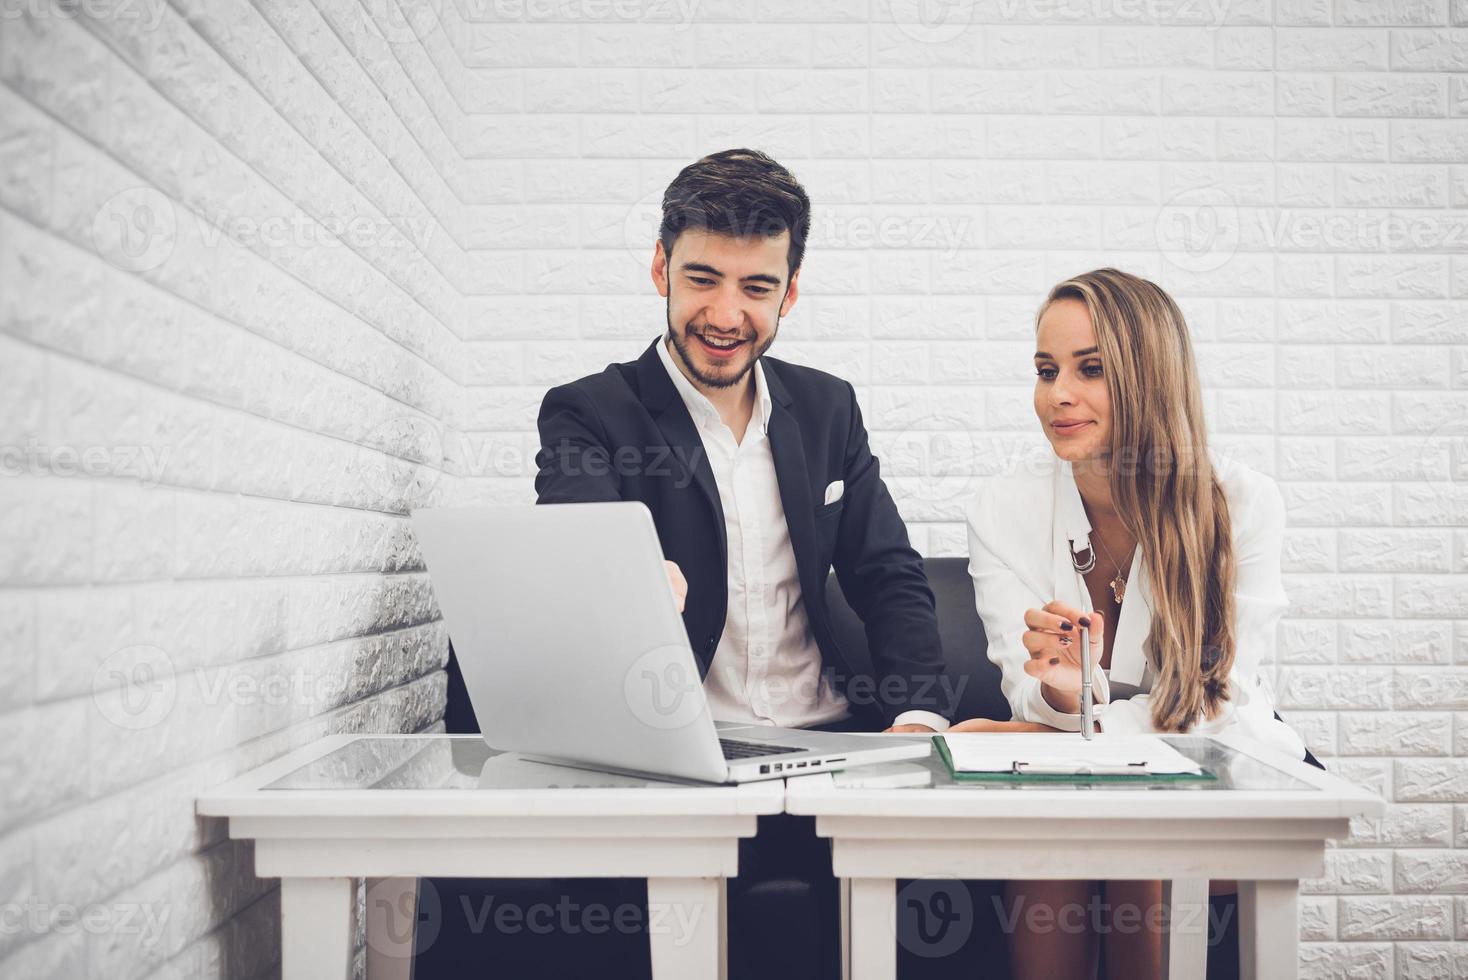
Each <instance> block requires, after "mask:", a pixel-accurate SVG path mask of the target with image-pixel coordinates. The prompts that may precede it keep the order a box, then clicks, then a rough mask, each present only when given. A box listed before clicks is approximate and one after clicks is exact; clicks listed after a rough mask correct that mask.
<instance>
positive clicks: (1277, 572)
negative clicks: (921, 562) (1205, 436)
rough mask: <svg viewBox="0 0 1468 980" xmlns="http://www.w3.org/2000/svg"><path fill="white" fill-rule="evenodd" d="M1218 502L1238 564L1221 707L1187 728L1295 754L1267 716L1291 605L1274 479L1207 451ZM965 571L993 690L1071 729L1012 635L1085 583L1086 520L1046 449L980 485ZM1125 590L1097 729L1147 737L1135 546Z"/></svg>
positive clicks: (1075, 723) (1070, 479) (1146, 667)
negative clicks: (1232, 646)
mask: <svg viewBox="0 0 1468 980" xmlns="http://www.w3.org/2000/svg"><path fill="white" fill-rule="evenodd" d="M1210 458H1211V459H1212V461H1213V464H1214V469H1215V472H1216V473H1217V475H1218V478H1219V481H1220V483H1221V484H1222V486H1223V492H1224V497H1225V498H1226V499H1227V501H1228V507H1229V516H1230V519H1231V523H1232V530H1233V553H1234V560H1235V562H1236V563H1237V572H1236V577H1235V589H1234V638H1235V641H1236V643H1237V650H1236V652H1235V655H1234V664H1233V670H1232V672H1231V673H1230V674H1229V689H1230V697H1229V700H1228V701H1227V702H1226V703H1225V704H1224V706H1223V710H1222V711H1221V712H1220V713H1219V714H1218V716H1217V717H1216V718H1212V719H1208V718H1205V717H1203V716H1201V715H1200V716H1199V718H1198V719H1197V722H1196V723H1195V724H1194V726H1193V727H1192V728H1191V729H1190V731H1191V732H1196V733H1202V734H1209V733H1218V732H1223V731H1229V732H1234V733H1238V734H1242V735H1246V736H1249V737H1251V738H1254V739H1255V740H1257V741H1259V742H1262V743H1264V744H1266V745H1269V746H1271V747H1272V748H1274V749H1276V750H1278V751H1280V752H1283V753H1285V754H1286V755H1288V756H1290V757H1291V758H1295V759H1300V758H1304V755H1305V745H1304V743H1303V742H1302V741H1301V739H1300V736H1299V735H1297V734H1296V733H1295V731H1294V730H1293V729H1292V728H1290V727H1289V726H1288V725H1286V724H1284V723H1283V722H1280V721H1277V720H1275V717H1274V705H1273V701H1274V698H1273V694H1272V692H1271V690H1270V685H1269V684H1268V683H1267V678H1266V671H1267V670H1268V669H1269V668H1268V666H1267V665H1269V664H1272V663H1273V662H1274V651H1275V642H1276V635H1275V634H1276V628H1277V626H1278V624H1279V620H1280V617H1281V616H1283V615H1284V613H1285V610H1286V609H1288V608H1289V599H1288V598H1287V597H1286V595H1285V591H1284V578H1283V574H1282V571H1281V557H1282V551H1283V547H1284V525H1285V510H1284V499H1283V498H1282V497H1281V496H1280V492H1279V488H1278V487H1276V486H1275V484H1274V481H1273V480H1271V479H1269V477H1267V476H1265V475H1263V474H1262V473H1259V472H1256V471H1255V470H1252V469H1250V468H1249V467H1247V466H1245V465H1243V464H1242V463H1237V462H1233V461H1228V460H1224V459H1222V458H1221V457H1219V456H1217V455H1213V454H1210ZM968 529H969V574H970V575H972V576H973V580H974V595H975V601H976V602H977V604H978V610H979V616H980V617H981V618H982V619H983V621H984V632H985V634H986V635H987V636H988V641H989V659H990V660H992V661H994V663H996V664H997V665H998V666H999V667H1000V669H1001V670H1002V671H1003V675H1004V676H1003V681H1002V686H1003V688H1004V695H1005V697H1006V698H1007V699H1008V700H1009V705H1010V708H1011V710H1012V711H1013V712H1014V717H1015V719H1016V720H1020V721H1034V722H1040V723H1042V724H1045V725H1049V726H1051V727H1052V728H1058V729H1060V730H1062V731H1071V732H1074V731H1079V730H1080V715H1079V714H1069V713H1066V712H1063V711H1059V710H1057V709H1056V708H1055V707H1053V706H1052V705H1051V704H1050V702H1048V701H1046V700H1045V697H1044V695H1043V694H1042V693H1041V683H1040V681H1039V679H1038V678H1035V677H1031V676H1030V675H1029V674H1026V673H1025V670H1024V666H1025V664H1026V663H1028V662H1029V659H1030V655H1029V651H1027V650H1026V649H1025V648H1024V645H1023V643H1022V642H1021V637H1022V636H1023V635H1024V632H1025V629H1026V627H1025V624H1024V614H1025V610H1026V609H1039V608H1041V607H1043V606H1044V605H1045V604H1046V603H1048V602H1051V601H1054V600H1059V601H1061V602H1064V603H1067V604H1069V605H1072V606H1075V607H1076V608H1081V606H1082V596H1083V595H1084V594H1085V593H1084V590H1085V580H1084V578H1083V577H1082V576H1081V574H1080V573H1079V572H1077V571H1076V570H1075V566H1074V564H1073V563H1072V560H1071V549H1072V547H1074V549H1075V551H1076V552H1077V553H1080V554H1083V553H1084V552H1085V551H1086V549H1087V548H1088V547H1089V542H1090V538H1089V535H1090V531H1091V524H1090V521H1089V519H1088V518H1087V517H1086V511H1085V507H1084V505H1083V504H1082V502H1081V495H1080V491H1079V490H1077V489H1076V484H1075V477H1074V474H1073V472H1072V470H1071V466H1070V464H1069V463H1067V462H1065V461H1063V460H1059V459H1057V458H1056V457H1055V456H1054V454H1053V453H1051V452H1049V451H1048V450H1046V451H1044V453H1043V454H1036V456H1035V457H1033V458H1027V459H1026V460H1025V462H1024V463H1023V464H1022V465H1021V466H1020V467H1019V468H1018V470H1017V472H1014V473H1010V474H1006V475H1004V476H999V477H994V478H991V479H989V480H986V481H985V482H984V484H983V485H982V486H981V488H980V490H979V493H978V495H977V498H976V499H975V501H974V503H973V505H972V506H971V507H970V509H969V514H968ZM1126 582H1127V588H1126V592H1125V597H1124V600H1123V602H1122V604H1121V611H1120V612H1119V613H1118V615H1117V622H1115V623H1107V624H1106V627H1107V629H1109V630H1112V631H1113V636H1114V639H1113V641H1112V647H1111V667H1110V669H1103V668H1101V666H1100V664H1099V663H1098V664H1097V665H1096V667H1095V669H1094V672H1093V674H1092V681H1093V685H1094V687H1093V690H1094V693H1095V697H1096V704H1097V710H1096V717H1097V718H1098V719H1099V720H1100V721H1101V722H1102V727H1103V730H1105V731H1107V732H1151V731H1155V729H1154V728H1153V727H1152V707H1151V696H1150V694H1149V692H1150V691H1151V689H1152V679H1153V670H1152V667H1151V665H1150V664H1149V663H1148V660H1147V655H1146V647H1145V643H1146V639H1147V634H1148V633H1149V631H1150V630H1151V626H1152V611H1151V608H1150V605H1151V596H1152V583H1151V582H1150V580H1149V578H1148V575H1147V570H1146V566H1145V564H1144V563H1143V561H1142V551H1141V548H1138V549H1137V550H1136V552H1135V554H1134V555H1133V556H1132V563H1131V570H1130V571H1129V572H1128V573H1127V575H1126Z"/></svg>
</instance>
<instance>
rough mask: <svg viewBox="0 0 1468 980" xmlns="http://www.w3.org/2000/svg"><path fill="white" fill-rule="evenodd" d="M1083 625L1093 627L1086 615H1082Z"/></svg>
mask: <svg viewBox="0 0 1468 980" xmlns="http://www.w3.org/2000/svg"><path fill="white" fill-rule="evenodd" d="M1081 625H1082V626H1084V627H1085V628H1086V629H1090V628H1091V621H1090V620H1089V619H1087V618H1086V617H1085V616H1082V617H1081Z"/></svg>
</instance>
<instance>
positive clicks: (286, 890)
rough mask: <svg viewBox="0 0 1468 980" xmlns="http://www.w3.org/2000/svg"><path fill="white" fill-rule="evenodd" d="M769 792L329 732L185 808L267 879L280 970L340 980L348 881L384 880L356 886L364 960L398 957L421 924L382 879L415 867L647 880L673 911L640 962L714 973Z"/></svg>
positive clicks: (653, 899) (468, 744)
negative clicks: (377, 927) (732, 881)
mask: <svg viewBox="0 0 1468 980" xmlns="http://www.w3.org/2000/svg"><path fill="white" fill-rule="evenodd" d="M783 800H784V786H783V784H782V783H781V782H780V781H779V780H775V781H772V782H765V783H754V784H748V785H744V786H692V785H684V784H678V783H666V782H658V781H655V780H647V779H639V778H635V777H628V776H617V775H610V774H606V773H599V772H590V771H587V770H581V769H570V768H564V767H560V766H546V765H540V764H537V763H528V762H525V761H524V760H520V759H518V757H515V756H510V755H503V754H499V753H496V752H494V751H493V750H492V749H489V748H488V747H486V746H485V745H484V742H483V740H481V739H480V738H479V737H477V736H466V737H455V736H446V735H418V736H412V735H410V736H359V735H336V736H331V737H328V738H324V739H322V740H320V741H318V742H316V743H314V744H312V745H310V746H307V747H306V748H303V749H300V750H298V751H296V752H292V753H290V754H289V755H287V756H284V757H283V758H281V759H277V760H276V761H274V762H272V763H270V764H269V765H266V766H262V767H261V768H259V769H256V770H254V771H253V772H250V773H247V774H245V775H243V776H241V777H240V778H238V779H235V780H233V781H232V782H230V783H227V784H225V785H223V786H220V787H218V788H217V789H214V790H212V791H210V792H209V793H207V794H205V795H204V796H202V797H200V799H199V801H198V806H197V809H198V812H199V814H201V815H203V816H211V817H227V818H229V834H230V836H231V837H235V838H252V839H254V841H255V872H256V874H258V875H260V876H261V877H267V878H280V879H281V883H280V904H281V920H282V928H281V946H282V950H281V956H282V967H281V975H282V978H283V980H341V978H345V977H347V976H349V974H350V970H351V963H352V947H353V911H354V905H355V895H354V888H353V879H355V878H359V877H360V878H368V879H387V880H385V881H382V882H380V883H379V884H378V885H375V886H374V885H372V884H371V882H370V881H369V889H370V890H369V898H368V906H369V907H368V916H369V920H371V918H372V916H373V915H374V914H382V913H383V911H384V909H385V910H386V913H387V914H388V915H390V916H394V917H396V919H397V921H396V922H394V923H389V925H390V926H391V928H390V930H389V933H388V934H387V935H386V937H385V938H384V939H382V940H381V941H380V942H374V933H373V930H372V927H371V924H370V921H369V932H368V943H369V951H368V952H369V958H370V956H371V954H372V953H373V951H374V950H373V949H372V948H371V947H374V946H375V947H377V949H376V952H378V953H384V954H391V955H397V956H404V955H406V953H407V952H408V951H410V949H411V942H409V943H408V945H407V946H404V945H403V944H402V937H403V936H405V935H406V936H407V937H411V935H412V928H413V926H414V925H415V924H416V925H417V926H418V928H420V929H423V928H427V927H429V923H428V922H425V921H423V920H424V916H423V915H422V914H420V910H419V909H418V908H417V907H415V906H413V904H412V902H411V899H409V900H408V901H407V902H406V903H404V902H403V898H404V895H405V894H406V895H408V896H411V894H412V893H411V891H407V892H406V893H405V892H404V889H403V886H402V885H401V884H397V883H396V882H400V881H402V880H403V879H414V878H419V877H426V876H445V877H486V878H499V877H505V878H533V877H636V878H646V879H647V894H648V905H649V908H650V909H651V910H652V912H651V916H653V917H655V916H658V915H659V909H662V910H668V911H671V912H673V913H676V914H670V915H667V916H664V917H663V920H664V921H663V924H662V925H657V924H655V923H654V922H653V920H652V918H651V917H650V919H649V924H648V932H649V938H650V943H651V949H652V964H653V973H654V975H655V977H657V978H658V980H686V978H693V977H710V978H712V977H718V976H722V975H723V971H724V961H725V931H724V912H725V908H724V895H725V884H726V881H727V879H729V878H731V877H734V876H735V875H736V874H737V872H738V857H739V848H738V844H739V838H741V837H752V836H754V834H755V829H756V818H757V817H758V815H760V814H767V813H779V812H780V810H781V807H782V803H783ZM374 889H380V893H379V892H378V891H376V890H374ZM379 899H380V900H379ZM423 911H424V912H427V911H428V910H427V909H424V910H423ZM393 933H395V934H396V935H395V936H394V935H393ZM389 947H391V948H389ZM394 950H396V951H397V952H396V953H394Z"/></svg>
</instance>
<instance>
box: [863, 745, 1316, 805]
mask: <svg viewBox="0 0 1468 980" xmlns="http://www.w3.org/2000/svg"><path fill="white" fill-rule="evenodd" d="M1162 738H1163V739H1164V740H1165V741H1166V742H1167V743H1168V744H1169V745H1171V746H1172V747H1173V748H1175V749H1177V750H1178V751H1179V752H1181V753H1182V754H1183V755H1185V756H1187V757H1188V758H1189V759H1192V760H1193V761H1194V762H1196V763H1198V765H1200V766H1201V767H1202V768H1203V770H1204V771H1205V772H1208V773H1211V774H1212V775H1213V776H1214V777H1215V778H1213V779H1142V778H1138V779H1137V780H1136V781H1135V782H1132V781H1129V780H1124V779H1111V780H1105V781H1097V782H1065V781H1059V780H1055V781H1051V780H1045V781H1038V780H1037V781H1026V780H1021V779H1016V780H978V781H974V780H958V779H954V778H953V776H952V774H950V773H949V771H948V767H947V765H945V764H944V762H943V759H942V758H941V757H940V756H939V755H938V753H937V752H934V753H933V754H932V755H930V756H928V757H927V758H926V759H918V760H915V761H912V762H892V763H887V764H885V765H881V766H872V767H869V768H860V769H849V770H846V771H845V772H841V773H837V774H836V777H835V780H834V782H835V785H836V787H837V788H838V789H949V790H959V791H973V792H991V793H992V792H1000V793H1013V792H1025V791H1030V792H1033V791H1035V790H1044V791H1047V792H1054V791H1079V792H1105V793H1110V792H1114V791H1119V792H1152V793H1200V792H1201V793H1207V792H1217V791H1219V790H1232V791H1238V790H1268V791H1274V792H1279V791H1282V790H1284V791H1297V792H1318V791H1319V787H1316V786H1312V785H1310V784H1309V783H1307V782H1305V781H1304V780H1302V779H1298V778H1296V777H1295V776H1291V775H1290V774H1289V773H1287V772H1284V771H1283V770H1281V769H1277V768H1275V767H1274V766H1272V765H1270V764H1269V763H1267V762H1264V761H1262V760H1260V759H1256V758H1254V757H1253V756H1249V755H1245V754H1244V753H1242V752H1239V751H1238V750H1237V749H1233V748H1230V747H1229V746H1227V745H1223V744H1222V743H1219V742H1216V741H1214V740H1213V739H1210V738H1204V737H1201V736H1197V735H1164V736H1162Z"/></svg>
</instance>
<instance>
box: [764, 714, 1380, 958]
mask: <svg viewBox="0 0 1468 980" xmlns="http://www.w3.org/2000/svg"><path fill="white" fill-rule="evenodd" d="M1169 740H1170V741H1172V743H1173V744H1174V745H1175V746H1176V747H1177V748H1178V749H1179V750H1180V751H1182V752H1183V753H1184V754H1186V755H1188V756H1190V757H1193V758H1195V759H1197V761H1199V762H1200V763H1202V764H1203V765H1204V766H1205V767H1206V768H1208V769H1209V770H1210V771H1213V772H1215V773H1217V775H1218V776H1219V777H1220V778H1219V779H1218V780H1217V781H1216V782H1180V783H1152V784H1150V786H1151V787H1152V788H1147V789H1141V788H1135V787H1134V788H1117V787H1116V786H1115V784H1110V785H1107V786H1106V787H1104V788H1102V787H1099V786H1094V787H1090V788H1086V787H1077V786H1073V785H1054V784H1042V785H1036V784H1029V785H1027V786H1023V787H1020V786H1015V785H1004V784H996V783H971V782H957V781H955V780H953V779H952V778H951V777H950V775H949V774H948V770H947V769H946V768H945V767H944V765H943V762H942V760H941V759H940V758H938V757H937V755H936V754H935V755H934V756H932V757H930V758H928V759H927V760H924V761H922V762H917V763H904V764H897V765H888V766H885V767H883V770H884V771H885V772H886V773H887V774H889V775H890V780H891V781H892V782H894V783H897V782H902V781H903V779H904V778H906V779H907V781H908V782H911V783H915V784H916V785H908V786H903V787H900V788H896V787H882V786H867V787H862V786H860V785H859V782H860V780H858V781H857V782H858V785H854V786H843V785H841V783H842V781H843V777H841V776H840V774H838V775H837V776H835V777H833V776H832V775H830V774H824V773H823V774H819V775H814V776H799V777H795V778H793V779H790V780H787V784H786V793H785V811H786V812H787V813H795V814H806V815H813V816H815V817H816V833H817V834H819V835H821V836H823V837H829V838H831V842H832V848H833V852H832V859H833V864H834V870H835V873H836V876H837V877H838V878H840V879H842V887H843V903H844V904H845V905H846V906H847V912H848V917H849V918H848V921H849V932H848V938H847V941H846V942H845V943H844V944H843V945H844V946H845V949H844V951H843V959H844V960H845V961H846V964H847V967H848V969H849V975H850V976H851V977H852V978H854V980H893V978H894V977H895V976H896V969H897V968H896V958H897V937H896V911H897V906H896V903H897V898H898V896H897V895H896V888H895V880H896V879H898V878H913V879H924V878H938V879H944V880H947V881H949V882H956V881H961V880H962V879H965V878H981V879H1108V878H1109V879H1142V878H1146V879H1162V880H1164V881H1167V882H1168V883H1169V884H1168V890H1169V892H1170V895H1168V896H1164V897H1165V898H1170V900H1171V903H1172V906H1173V909H1174V924H1173V929H1172V931H1171V932H1170V933H1169V934H1168V936H1167V937H1166V938H1165V945H1166V947H1167V950H1168V957H1167V958H1168V964H1169V970H1168V975H1169V977H1170V978H1172V980H1179V978H1189V980H1193V978H1197V980H1201V978H1202V977H1203V976H1204V963H1205V957H1206V952H1207V950H1206V944H1207V918H1206V912H1207V904H1208V894H1207V880H1208V879H1210V878H1213V879H1236V880H1237V881H1238V882H1239V899H1238V902H1239V945H1240V957H1241V960H1242V975H1243V977H1244V980H1255V978H1257V980H1280V978H1284V977H1293V976H1295V975H1296V971H1297V969H1298V958H1299V950H1298V943H1299V925H1298V918H1297V915H1298V893H1299V880H1300V879H1301V878H1312V877H1317V876H1319V875H1321V874H1323V873H1324V869H1325V842H1326V841H1327V840H1328V839H1331V838H1343V837H1345V836H1346V835H1347V833H1348V827H1349V820H1350V818H1351V817H1353V816H1357V815H1368V816H1374V815H1379V814H1380V813H1382V812H1383V810H1384V808H1385V804H1384V803H1383V802H1382V801H1381V800H1380V799H1379V798H1378V797H1376V796H1374V795H1373V794H1371V793H1369V792H1367V791H1366V790H1363V789H1361V788H1359V787H1357V786H1354V785H1352V784H1351V783H1348V782H1346V781H1345V780H1343V779H1340V778H1339V777H1337V776H1334V775H1331V774H1329V773H1326V772H1322V771H1320V770H1319V769H1316V768H1314V767H1313V766H1308V765H1306V764H1305V763H1303V762H1297V761H1294V760H1291V759H1286V758H1284V757H1281V756H1277V755H1275V754H1274V753H1271V752H1270V751H1269V750H1267V749H1264V748H1263V747H1259V746H1257V745H1256V743H1252V742H1249V741H1247V740H1243V739H1237V738H1219V739H1210V738H1196V737H1187V736H1170V737H1169ZM877 775H878V773H876V772H872V773H871V774H870V777H868V776H863V777H862V778H863V779H868V780H869V781H872V782H875V781H876V779H875V777H876V776H877ZM940 890H941V889H940ZM931 911H932V912H933V914H934V916H937V917H942V916H943V915H944V914H947V910H945V909H943V908H936V907H935V908H933V909H932V910H931ZM1199 913H1203V914H1202V915H1200V914H1199ZM932 921H933V922H935V923H936V922H937V918H933V919H932ZM932 936H935V937H938V938H936V939H933V940H932V941H935V942H941V941H942V936H941V934H940V933H939V931H938V930H936V929H934V930H933V932H932ZM918 952H919V954H920V955H921V951H918Z"/></svg>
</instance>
